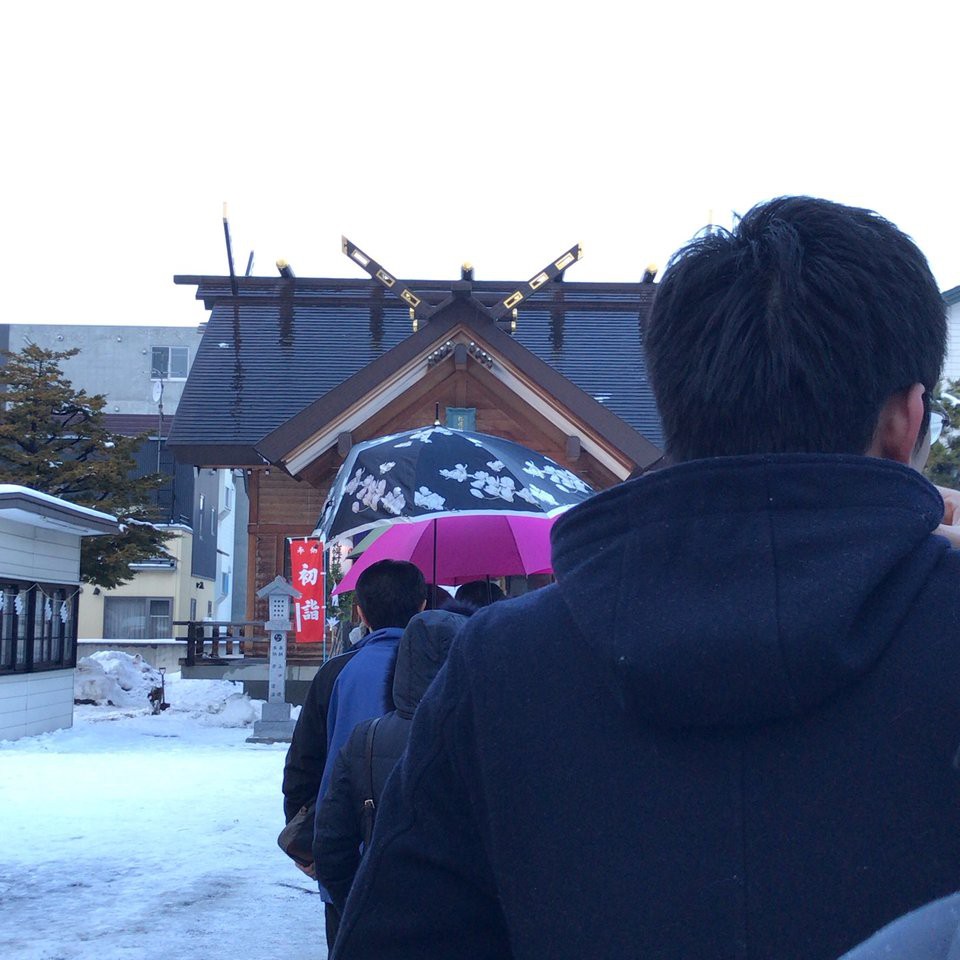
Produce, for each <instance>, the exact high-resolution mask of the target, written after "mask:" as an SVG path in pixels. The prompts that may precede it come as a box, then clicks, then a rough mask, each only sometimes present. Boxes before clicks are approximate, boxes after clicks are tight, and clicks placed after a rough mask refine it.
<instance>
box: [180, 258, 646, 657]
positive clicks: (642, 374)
mask: <svg viewBox="0 0 960 960" xmlns="http://www.w3.org/2000/svg"><path fill="white" fill-rule="evenodd" d="M344 253H346V254H347V256H348V257H349V258H350V259H351V260H352V261H353V262H354V265H355V266H359V267H360V268H362V270H363V271H365V272H366V273H367V274H368V275H369V277H364V276H359V277H357V278H303V277H297V276H295V275H294V274H293V271H292V269H291V268H290V267H289V266H287V265H286V264H284V263H283V262H282V261H281V262H280V263H278V267H279V269H280V275H278V276H275V277H253V276H244V277H239V276H177V277H175V278H174V282H175V283H177V284H182V285H188V286H194V287H196V289H197V298H198V299H200V300H202V301H203V303H204V305H205V307H206V309H207V310H209V311H210V317H209V321H208V322H207V324H206V330H205V332H204V335H203V337H202V340H201V342H200V345H199V348H198V351H197V355H196V359H195V360H194V363H193V366H192V367H191V369H190V373H189V378H188V380H187V382H186V385H185V387H184V390H183V395H182V398H181V400H180V403H179V407H178V409H177V413H176V418H175V420H174V423H173V427H172V429H171V431H170V436H169V440H168V444H169V447H170V448H171V450H172V451H173V453H174V455H175V457H176V458H177V460H178V461H180V462H181V463H187V464H192V465H194V466H196V467H211V468H223V467H229V468H240V469H242V470H243V471H244V473H245V476H246V484H247V493H248V496H249V524H248V557H247V560H248V562H247V581H246V596H247V619H248V620H254V621H255V620H262V619H264V618H265V611H264V610H263V609H261V603H262V602H256V601H255V599H254V598H255V597H256V593H257V590H258V589H259V588H261V587H263V586H264V585H265V584H267V583H269V582H271V581H272V580H273V579H274V578H275V577H276V576H277V575H278V574H281V575H283V574H287V575H289V567H288V561H286V556H287V553H288V551H287V550H286V549H285V544H286V541H287V539H288V538H296V537H304V536H308V535H309V534H310V533H311V532H312V531H313V529H314V527H315V525H316V522H317V518H318V517H319V515H320V511H321V508H322V507H323V504H324V501H325V499H326V495H327V491H328V488H329V486H330V483H331V481H332V480H333V478H334V476H335V474H336V472H337V469H338V468H339V466H340V464H341V463H342V462H343V460H344V458H345V456H346V455H347V453H348V452H349V450H350V448H351V446H352V445H353V444H356V443H358V442H361V441H364V440H368V439H372V438H374V437H377V436H382V435H385V434H389V433H394V432H399V431H403V430H408V429H413V428H415V427H419V426H426V425H430V424H433V422H434V418H435V416H436V415H437V411H438V410H439V419H440V421H441V422H442V423H444V424H445V425H447V426H452V427H457V428H460V429H468V430H475V431H478V432H481V433H489V434H494V435H497V436H502V437H506V438H508V439H510V440H514V441H516V442H517V443H521V444H523V445H525V446H527V447H531V448H533V449H535V450H537V451H539V452H541V453H543V454H545V455H546V456H548V457H551V458H553V459H554V460H555V461H557V462H558V463H559V464H562V465H563V466H564V467H567V468H569V469H570V470H572V471H574V472H575V473H577V474H579V475H580V476H581V477H583V478H584V479H585V480H587V482H589V483H590V484H591V485H593V486H594V487H595V488H596V489H603V488H606V487H609V486H612V485H613V484H616V483H618V482H620V481H622V480H625V479H627V478H628V477H630V476H634V475H637V474H639V473H640V472H642V471H644V470H645V469H647V468H649V467H650V466H651V465H652V464H654V463H655V462H656V461H657V460H659V459H660V457H661V449H660V447H661V443H662V434H661V426H660V420H659V417H658V414H657V410H656V406H655V403H654V399H653V394H652V391H651V389H650V385H649V383H648V380H647V374H646V364H645V360H644V352H643V324H644V321H645V319H646V316H647V314H648V312H649V309H650V305H651V302H652V299H653V295H654V290H655V285H654V283H653V282H652V281H653V272H652V271H651V270H648V271H647V272H646V273H645V274H643V277H642V279H638V280H635V281H628V282H623V283H595V282H594V283H585V282H584V283H578V282H576V281H571V280H568V279H567V277H566V271H567V269H568V268H569V267H570V266H572V265H574V264H575V263H576V260H577V259H578V258H579V255H580V249H579V247H574V248H572V249H571V250H569V251H567V253H565V254H564V255H563V256H561V257H560V258H558V259H557V260H555V261H553V262H552V263H551V264H550V265H548V267H547V268H544V270H542V271H540V272H539V273H538V274H536V275H534V276H533V278H532V279H530V280H525V281H516V280H503V281H487V280H475V279H474V277H473V269H472V268H471V267H470V266H469V265H464V267H463V268H462V269H461V272H460V276H459V277H458V278H457V279H455V280H453V281H440V280H410V281H403V280H399V279H397V278H395V277H394V276H392V275H391V274H390V273H389V272H388V271H386V270H385V269H384V268H383V267H381V266H380V264H378V263H377V262H376V261H374V260H373V259H372V258H371V257H369V256H367V255H366V254H365V253H364V252H363V251H361V250H359V248H357V247H355V246H354V245H353V244H351V243H350V242H349V241H347V240H344ZM360 272H361V271H360V270H357V273H358V274H359V273H360ZM291 654H292V655H293V656H296V655H297V650H296V649H294V650H292V651H291Z"/></svg>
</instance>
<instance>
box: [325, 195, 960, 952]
mask: <svg viewBox="0 0 960 960" xmlns="http://www.w3.org/2000/svg"><path fill="white" fill-rule="evenodd" d="M945 342H946V320H945V307H944V303H943V300H942V299H941V297H940V293H939V290H938V288H937V285H936V282H935V281H934V278H933V276H932V275H931V273H930V270H929V268H928V266H927V263H926V261H925V259H924V257H923V255H922V254H921V253H920V251H919V250H918V249H917V247H916V246H915V245H914V243H913V242H912V241H911V240H910V239H909V238H908V237H907V236H905V235H904V234H903V233H902V232H900V231H899V230H898V229H897V228H896V227H895V226H894V225H893V224H891V223H890V222H888V221H886V220H884V219H883V218H881V217H880V216H878V215H877V214H875V213H872V212H870V211H867V210H861V209H856V208H851V207H845V206H841V205H839V204H835V203H830V202H828V201H825V200H818V199H812V198H809V197H787V198H780V199H777V200H772V201H769V202H767V203H764V204H761V205H759V206H757V207H755V208H754V209H752V210H751V211H749V212H748V213H747V214H745V215H744V216H743V218H742V219H741V220H740V221H739V222H738V224H737V225H736V227H735V228H734V229H733V230H731V231H723V230H721V231H718V232H716V233H712V234H709V235H704V236H700V237H698V238H697V239H696V240H694V241H693V242H692V243H690V244H689V245H688V246H686V247H685V248H683V249H682V250H681V251H680V252H679V253H678V254H676V255H675V257H674V258H673V259H672V261H671V263H670V265H669V267H668V269H667V271H666V273H665V275H664V277H663V280H662V282H661V283H660V284H659V286H658V290H657V293H656V297H655V301H654V305H653V308H652V312H651V314H650V317H649V320H648V322H647V324H646V327H645V329H644V330H643V344H644V351H645V361H646V365H647V370H648V373H649V376H650V380H651V384H652V386H653V389H654V392H655V395H656V398H657V402H658V405H659V411H660V414H661V417H662V421H663V429H664V435H665V437H666V455H667V459H668V460H669V462H670V464H671V465H669V466H664V467H663V468H662V469H659V470H657V471H656V472H652V473H650V474H649V475H647V476H642V477H640V478H638V479H635V480H631V481H629V482H626V483H623V484H621V485H619V486H617V487H614V488H612V489H610V490H607V491H605V492H603V493H600V494H598V495H597V496H595V497H593V498H592V499H591V500H589V501H587V502H586V503H584V504H582V505H580V506H579V507H577V508H574V509H573V510H571V511H570V512H569V513H567V514H564V515H563V516H562V517H561V518H560V519H559V520H558V521H557V523H556V526H555V527H554V530H553V566H554V571H555V575H556V583H554V584H551V585H550V586H548V587H545V588H544V589H542V590H538V591H536V592H535V593H532V594H527V595H526V596H523V597H520V598H517V599H514V600H510V601H507V602H504V603H496V604H493V605H491V606H489V607H486V608H484V609H483V610H481V611H480V612H478V613H477V614H475V615H474V616H473V617H472V618H471V620H470V622H469V623H468V624H467V625H466V626H465V627H464V630H463V631H462V633H461V634H460V635H459V636H458V637H457V639H456V641H455V642H454V644H453V647H452V649H451V651H450V655H449V657H448V659H447V663H446V664H445V666H444V668H443V669H442V670H441V672H440V674H439V675H438V677H437V679H436V681H435V682H434V684H433V686H432V687H431V689H430V691H429V692H428V694H427V696H426V697H425V698H424V699H423V701H422V702H421V704H420V706H419V708H418V709H417V714H416V717H415V719H414V722H413V727H412V730H411V735H410V741H409V743H408V746H407V751H406V753H405V754H404V756H403V758H402V759H401V760H400V763H399V765H398V766H397V768H396V770H395V771H394V773H393V775H392V776H391V778H390V780H389V781H388V783H387V787H386V789H385V791H384V794H383V797H382V800H381V804H380V809H379V811H378V814H377V826H376V832H375V836H374V841H373V844H372V846H371V849H370V850H369V851H368V853H367V854H366V855H365V857H364V860H363V863H362V864H361V867H360V870H359V872H358V874H357V877H356V880H355V883H354V886H353V889H352V890H351V893H350V897H349V900H348V902H347V908H346V912H345V914H344V918H343V924H342V926H341V929H340V934H339V938H338V941H337V945H336V947H335V950H334V957H335V958H336V960H361V958H364V960H365V958H376V960H392V958H427V957H429V958H448V957H456V958H458V960H492V958H517V960H534V958H536V960H540V958H545V957H549V958H550V960H574V958H576V960H583V958H585V957H589V958H592V960H593V958H596V960H603V958H616V960H623V958H625V957H644V958H656V960H690V958H694V957H695V958H697V960H720V958H734V957H735V958H743V960H772V958H776V960H828V958H830V960H834V958H836V957H838V956H840V955H841V954H842V953H843V952H844V951H845V950H849V949H850V948H852V947H853V946H854V945H855V944H857V943H858V942H860V941H862V940H863V939H864V938H865V937H867V936H868V935H869V934H871V933H872V932H873V931H874V930H877V929H878V928H879V927H881V926H882V925H883V924H885V923H887V922H889V921H890V920H892V919H894V918H895V917H897V916H898V915H901V914H903V913H905V912H906V911H907V910H910V909H912V908H914V907H917V906H919V905H921V904H923V903H924V902H927V901H930V900H932V899H934V898H937V897H941V896H944V895H946V894H948V893H952V892H953V891H954V890H956V889H957V887H958V883H960V772H958V770H957V768H956V766H955V757H956V756H957V751H958V747H960V552H958V551H957V550H954V549H952V548H951V545H950V542H949V539H948V537H949V536H950V535H953V536H955V535H956V532H957V529H958V528H957V527H956V525H953V526H952V528H951V526H948V525H947V524H946V523H945V521H946V522H948V523H949V522H951V521H952V520H953V510H952V505H949V504H948V505H947V507H946V508H945V504H944V500H943V499H942V498H941V495H940V494H939V493H938V491H937V490H936V488H934V487H933V486H932V485H931V484H929V483H928V482H927V481H926V480H925V479H924V478H923V477H922V476H921V475H920V473H919V469H920V468H921V466H922V464H923V462H924V460H925V458H926V456H927V452H928V450H929V444H930V439H931V427H932V426H933V427H934V428H939V426H940V425H941V420H940V418H939V416H938V415H937V414H936V413H935V412H934V406H933V402H932V394H933V391H934V388H935V386H936V384H937V380H938V377H939V374H940V368H941V365H942V362H943V357H944V350H945ZM636 362H637V363H640V362H643V361H642V358H641V357H640V356H638V357H637V358H636ZM943 534H946V535H947V536H944V535H943ZM598 597H603V605H604V610H605V613H606V615H605V617H604V618H603V621H602V622H601V621H599V620H598V619H597V613H596V611H597V598H598Z"/></svg>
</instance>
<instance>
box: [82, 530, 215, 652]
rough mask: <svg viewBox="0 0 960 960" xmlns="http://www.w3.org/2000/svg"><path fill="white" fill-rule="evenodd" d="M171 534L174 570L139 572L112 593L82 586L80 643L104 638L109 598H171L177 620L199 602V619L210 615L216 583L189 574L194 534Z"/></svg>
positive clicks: (169, 546) (181, 631) (182, 630)
mask: <svg viewBox="0 0 960 960" xmlns="http://www.w3.org/2000/svg"><path fill="white" fill-rule="evenodd" d="M170 532H171V534H172V536H171V538H170V540H168V541H167V552H168V553H170V555H171V556H172V557H173V558H174V559H175V561H176V563H175V565H174V566H173V567H172V568H166V567H162V568H159V569H157V570H138V571H137V572H136V575H135V576H134V578H133V579H132V580H131V581H130V582H129V583H125V584H124V585H123V586H122V587H116V588H115V589H113V590H104V589H102V588H100V587H94V586H92V585H91V584H89V583H85V584H84V585H83V592H82V593H81V594H80V610H79V614H78V619H77V638H78V641H83V640H100V639H102V638H103V605H104V600H105V598H106V597H151V598H154V599H165V598H169V599H171V600H172V601H173V604H172V610H173V619H174V620H189V619H190V606H191V604H190V601H191V600H196V601H197V605H196V610H197V612H196V616H197V619H198V620H202V619H203V618H204V617H206V616H207V615H208V603H213V602H214V601H215V600H216V583H215V582H214V581H213V580H211V579H208V578H205V577H195V576H193V575H192V574H191V573H190V566H191V563H192V560H193V532H192V531H191V530H190V528H189V527H183V526H173V527H170ZM173 630H174V633H175V634H176V633H179V634H182V635H184V636H185V635H186V629H185V628H177V627H174V628H173Z"/></svg>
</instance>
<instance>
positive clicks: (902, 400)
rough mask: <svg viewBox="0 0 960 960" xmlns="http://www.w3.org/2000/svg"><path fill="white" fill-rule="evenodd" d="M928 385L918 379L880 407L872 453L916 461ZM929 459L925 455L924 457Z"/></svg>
mask: <svg viewBox="0 0 960 960" xmlns="http://www.w3.org/2000/svg"><path fill="white" fill-rule="evenodd" d="M924 393H926V387H924V385H923V384H922V383H915V384H914V385H913V386H912V387H908V388H907V389H906V390H900V391H899V392H897V393H894V394H891V395H890V396H889V397H888V398H887V402H886V403H885V404H884V405H883V406H882V407H881V409H880V416H879V417H878V418H877V429H876V430H875V431H874V434H873V440H872V441H871V443H870V447H869V449H868V450H867V456H868V457H881V458H883V459H884V460H895V461H896V462H897V463H902V464H904V465H905V466H910V465H911V464H913V463H915V462H916V456H915V453H916V450H917V439H918V437H919V436H920V431H921V429H922V428H923V414H924V410H923V395H924ZM924 459H925V458H924Z"/></svg>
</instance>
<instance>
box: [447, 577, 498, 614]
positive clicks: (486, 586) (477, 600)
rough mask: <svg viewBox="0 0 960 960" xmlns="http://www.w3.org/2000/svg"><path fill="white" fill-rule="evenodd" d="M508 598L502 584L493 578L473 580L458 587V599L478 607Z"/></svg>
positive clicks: (460, 601)
mask: <svg viewBox="0 0 960 960" xmlns="http://www.w3.org/2000/svg"><path fill="white" fill-rule="evenodd" d="M506 599H507V598H506V595H505V594H504V592H503V591H502V590H501V589H500V584H499V583H494V582H493V581H491V580H471V581H470V582H469V583H462V584H460V586H459V587H457V601H458V602H459V603H468V604H470V605H471V606H473V607H477V608H479V607H485V606H487V605H488V604H491V603H496V602H497V601H498V600H506Z"/></svg>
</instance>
